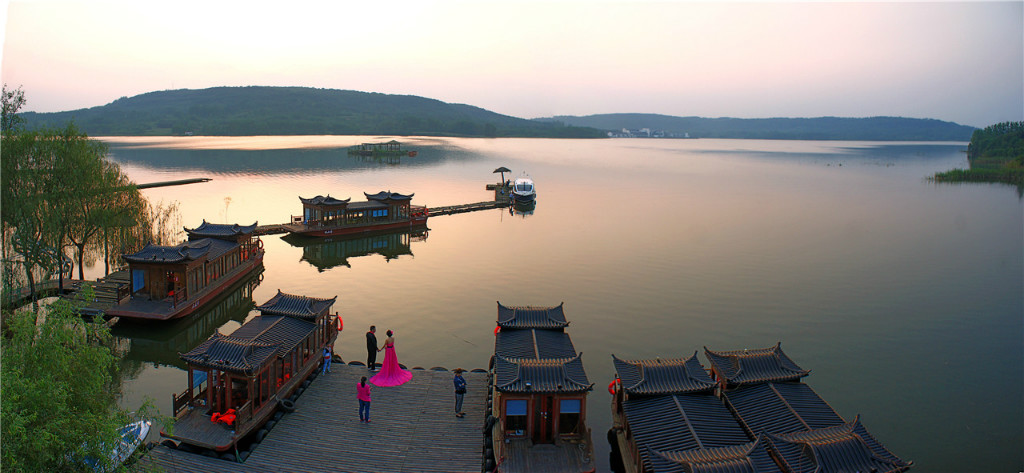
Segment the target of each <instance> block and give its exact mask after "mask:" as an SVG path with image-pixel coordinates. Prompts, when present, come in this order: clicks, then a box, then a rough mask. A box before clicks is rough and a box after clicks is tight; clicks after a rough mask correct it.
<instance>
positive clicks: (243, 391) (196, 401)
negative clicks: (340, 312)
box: [161, 291, 338, 451]
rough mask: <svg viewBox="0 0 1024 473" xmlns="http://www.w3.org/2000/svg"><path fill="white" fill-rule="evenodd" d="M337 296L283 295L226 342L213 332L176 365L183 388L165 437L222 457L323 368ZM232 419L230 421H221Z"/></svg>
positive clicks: (335, 333)
mask: <svg viewBox="0 0 1024 473" xmlns="http://www.w3.org/2000/svg"><path fill="white" fill-rule="evenodd" d="M336 299H337V297H334V298H330V299H320V298H315V297H306V296H298V295H292V294H285V293H282V292H281V291H278V293H277V295H275V296H274V297H273V298H272V299H270V300H269V301H267V302H266V303H264V304H263V305H260V306H258V307H256V308H257V309H258V310H259V311H260V313H261V315H260V316H258V317H254V318H253V319H251V320H249V321H248V322H246V323H245V324H244V325H242V326H241V327H239V328H238V329H237V330H235V331H234V332H233V333H231V334H230V335H222V334H220V333H215V334H214V335H213V336H211V337H210V338H209V339H207V340H206V341H205V342H203V343H201V344H199V346H197V347H195V348H194V349H192V350H191V351H189V352H188V353H183V354H181V355H180V356H181V359H182V360H183V361H184V362H185V363H186V365H187V367H188V386H189V387H188V388H187V389H186V390H185V391H184V392H183V393H181V394H178V395H174V396H173V409H174V415H175V417H177V418H178V422H177V423H176V424H175V430H174V434H173V435H167V434H165V433H161V434H162V435H165V436H169V437H171V438H174V439H177V440H180V441H182V442H185V443H189V444H192V445H195V446H198V447H202V448H207V449H210V450H214V451H224V450H226V449H228V448H229V447H231V446H232V445H234V444H235V442H237V441H238V440H240V439H241V438H243V437H245V436H246V435H247V434H248V433H250V432H252V431H254V430H255V429H257V428H259V427H260V426H262V425H263V423H265V422H266V420H267V419H268V418H269V417H270V416H271V415H272V414H273V413H274V412H275V411H276V410H277V408H278V405H279V404H280V403H281V402H282V401H285V400H287V399H288V397H289V396H290V395H291V394H292V392H293V391H294V390H295V389H296V388H297V387H298V386H299V384H300V383H301V382H302V380H304V379H306V378H307V377H308V376H309V375H310V374H311V373H312V372H313V371H314V370H315V369H316V368H317V367H318V366H319V365H320V363H321V362H322V361H323V356H322V353H323V348H324V347H325V346H333V344H334V341H335V340H336V339H337V336H338V330H337V328H336V326H337V319H338V316H337V314H334V315H331V314H330V313H329V311H330V309H331V306H332V305H333V304H334V302H335V300H336ZM225 415H233V416H234V417H233V418H230V422H227V421H223V420H221V419H222V416H225Z"/></svg>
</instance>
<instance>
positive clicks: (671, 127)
mask: <svg viewBox="0 0 1024 473" xmlns="http://www.w3.org/2000/svg"><path fill="white" fill-rule="evenodd" d="M537 121H548V122H561V123H564V124H566V125H572V126H583V127H592V128H597V129H600V130H605V131H613V132H621V131H622V129H624V128H625V129H629V130H640V129H644V128H646V129H650V130H651V131H652V132H657V131H662V132H664V133H665V135H666V136H668V137H679V138H683V137H687V135H688V137H689V138H754V139H776V140H864V141H970V139H971V133H973V132H974V127H970V126H964V125H958V124H956V123H952V122H944V121H940V120H932V119H919V118H900V117H872V118H838V117H821V118H702V117H673V116H668V115H656V114H645V113H613V114H603V115H588V116H583V117H577V116H557V117H553V118H543V119H537Z"/></svg>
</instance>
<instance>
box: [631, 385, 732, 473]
mask: <svg viewBox="0 0 1024 473" xmlns="http://www.w3.org/2000/svg"><path fill="white" fill-rule="evenodd" d="M622 410H623V414H624V415H625V420H626V422H627V423H628V424H629V430H630V432H632V434H633V439H634V441H635V442H636V446H637V448H638V449H639V451H640V456H641V460H642V462H643V464H644V467H645V469H646V470H647V471H660V470H652V465H651V458H650V456H649V455H648V453H649V451H682V450H694V449H711V448H718V447H728V446H735V445H744V444H746V443H748V442H749V441H750V439H749V438H748V437H747V435H746V433H745V432H744V431H743V428H742V427H741V426H740V424H739V423H738V422H736V419H735V418H734V417H733V415H732V413H730V412H729V409H727V408H726V407H725V405H724V404H722V402H721V401H719V400H718V398H716V397H715V396H713V395H711V394H671V395H663V396H644V397H635V398H633V397H631V398H629V399H627V400H626V401H625V402H623V404H622ZM648 449H649V450H648Z"/></svg>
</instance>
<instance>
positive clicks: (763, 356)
mask: <svg viewBox="0 0 1024 473" xmlns="http://www.w3.org/2000/svg"><path fill="white" fill-rule="evenodd" d="M704 355H705V356H707V358H708V361H709V362H710V363H711V365H712V366H713V367H714V368H715V369H716V370H717V371H718V372H719V373H720V374H721V375H722V376H723V377H725V379H726V382H727V383H728V384H730V385H741V384H750V383H764V382H778V381H795V380H797V379H800V378H802V377H804V376H807V375H808V374H809V373H810V370H805V369H803V368H800V367H799V366H797V364H796V363H795V362H793V360H791V359H790V358H789V357H788V356H786V354H785V353H783V352H782V343H781V342H779V343H778V344H776V345H775V346H774V347H769V348H758V349H754V350H736V351H712V350H709V349H708V347H704Z"/></svg>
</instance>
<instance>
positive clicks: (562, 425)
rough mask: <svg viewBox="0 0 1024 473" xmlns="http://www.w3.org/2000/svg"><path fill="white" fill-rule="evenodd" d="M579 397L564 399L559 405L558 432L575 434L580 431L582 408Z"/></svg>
mask: <svg viewBox="0 0 1024 473" xmlns="http://www.w3.org/2000/svg"><path fill="white" fill-rule="evenodd" d="M580 408H581V403H580V400H579V399H562V400H561V401H559V405H558V433H560V434H574V433H576V432H578V431H579V425H580V410H581V409H580Z"/></svg>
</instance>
